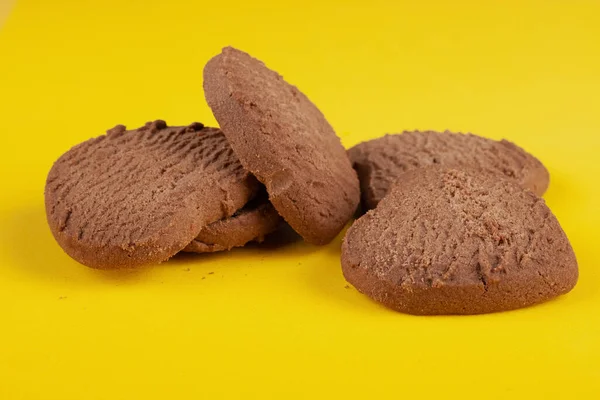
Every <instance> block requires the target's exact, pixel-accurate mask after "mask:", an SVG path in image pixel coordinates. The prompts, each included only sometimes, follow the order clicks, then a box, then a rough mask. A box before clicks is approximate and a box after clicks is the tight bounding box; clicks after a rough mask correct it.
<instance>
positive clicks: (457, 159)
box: [348, 131, 550, 211]
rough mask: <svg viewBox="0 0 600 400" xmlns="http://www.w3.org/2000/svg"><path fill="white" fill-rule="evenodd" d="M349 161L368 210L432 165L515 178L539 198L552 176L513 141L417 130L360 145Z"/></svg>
mask: <svg viewBox="0 0 600 400" xmlns="http://www.w3.org/2000/svg"><path fill="white" fill-rule="evenodd" d="M348 156H349V157H350V160H351V162H352V165H353V167H354V168H355V169H356V172H357V174H358V179H359V180H360V187H361V197H362V199H361V200H362V206H363V210H364V211H367V210H370V209H372V208H375V207H376V206H377V204H378V203H379V202H380V201H381V199H382V198H383V197H384V196H385V194H386V193H387V192H388V190H389V188H390V186H391V185H392V184H393V183H394V182H395V181H396V179H397V178H398V177H399V176H400V175H401V174H402V173H404V172H406V171H408V170H411V169H414V168H421V167H427V166H432V165H440V166H445V167H470V168H473V169H479V170H482V171H486V172H491V173H495V174H499V175H501V176H504V177H506V178H509V179H512V180H514V181H515V182H517V183H518V184H519V185H521V186H522V187H524V188H526V189H530V190H531V191H533V192H534V193H535V194H537V195H538V196H541V195H543V194H544V192H545V191H546V189H547V188H548V184H549V182H550V175H549V174H548V171H547V170H546V168H545V167H544V165H543V164H542V163H541V162H540V161H539V160H538V159H537V158H535V157H534V156H532V155H531V154H529V153H527V152H526V151H524V150H523V149H522V148H520V147H518V146H517V145H515V144H514V143H511V142H509V141H507V140H501V141H495V140H492V139H487V138H484V137H481V136H477V135H473V134H470V133H467V134H463V133H452V132H449V131H445V132H433V131H424V132H419V131H414V132H403V133H401V134H392V135H385V136H383V137H380V138H377V139H373V140H370V141H367V142H363V143H360V144H357V145H356V146H354V147H352V148H351V149H350V150H348Z"/></svg>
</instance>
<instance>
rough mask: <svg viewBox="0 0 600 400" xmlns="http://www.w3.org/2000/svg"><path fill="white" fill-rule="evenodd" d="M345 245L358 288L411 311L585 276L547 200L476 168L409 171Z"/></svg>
mask: <svg viewBox="0 0 600 400" xmlns="http://www.w3.org/2000/svg"><path fill="white" fill-rule="evenodd" d="M400 179H401V181H399V183H398V184H396V185H394V186H392V189H391V191H390V193H389V194H388V195H387V196H386V197H385V198H384V199H383V200H382V201H381V203H380V204H379V206H377V208H376V209H374V210H371V211H369V212H368V213H367V214H365V215H364V216H363V217H361V218H360V219H358V220H357V221H356V222H355V223H354V225H352V227H351V228H350V229H349V230H348V232H347V234H346V237H345V238H344V242H343V245H342V269H343V273H344V276H345V277H346V279H347V280H348V282H350V283H352V284H353V285H354V286H355V287H356V289H357V290H358V291H360V292H362V293H364V294H366V295H367V296H369V297H371V298H372V299H374V300H376V301H378V302H380V303H383V304H384V305H386V306H388V307H390V308H392V309H395V310H398V311H402V312H406V313H410V314H478V313H488V312H495V311H504V310H511V309H515V308H520V307H525V306H528V305H531V304H536V303H540V302H543V301H546V300H549V299H551V298H553V297H556V296H559V295H561V294H564V293H567V292H568V291H570V290H571V289H572V288H573V287H574V286H575V284H576V282H577V276H578V271H577V261H576V259H575V254H574V253H573V249H572V248H571V245H570V243H569V240H568V239H567V237H566V236H565V233H564V232H563V230H562V229H561V227H560V225H559V223H558V221H557V220H556V218H555V217H554V215H553V214H552V212H551V211H550V210H549V209H548V207H547V206H546V204H545V203H544V200H542V199H540V198H538V197H537V196H536V195H535V194H533V193H532V192H530V191H527V190H524V189H523V188H521V187H520V186H519V185H517V184H516V183H514V182H512V181H509V180H506V179H500V178H498V177H497V176H494V175H491V174H481V173H479V172H476V171H475V172H474V171H465V170H455V169H444V168H439V167H438V168H436V167H430V168H421V169H415V170H411V171H409V172H406V173H405V174H404V175H402V176H401V177H400Z"/></svg>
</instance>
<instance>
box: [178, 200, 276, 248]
mask: <svg viewBox="0 0 600 400" xmlns="http://www.w3.org/2000/svg"><path fill="white" fill-rule="evenodd" d="M281 221H282V220H281V217H280V216H279V214H277V211H276V210H275V208H274V207H273V205H272V204H271V203H269V201H268V200H266V198H264V199H258V200H257V201H256V202H255V201H250V203H248V204H247V205H246V206H245V207H244V208H242V209H241V210H239V211H238V212H236V213H235V214H234V215H232V216H231V217H227V218H223V219H222V220H219V221H217V222H213V223H212V224H210V225H208V226H206V227H205V228H203V229H202V230H201V231H200V233H199V234H198V236H196V238H195V239H194V240H193V241H192V242H191V243H190V244H188V245H187V246H186V247H185V248H184V249H183V251H185V252H191V253H213V252H216V251H223V250H231V249H232V248H234V247H242V246H244V245H245V244H246V243H248V242H258V243H261V242H262V241H263V240H264V238H265V236H266V235H268V234H269V233H271V232H273V231H275V230H276V229H277V227H278V226H279V224H280V223H281Z"/></svg>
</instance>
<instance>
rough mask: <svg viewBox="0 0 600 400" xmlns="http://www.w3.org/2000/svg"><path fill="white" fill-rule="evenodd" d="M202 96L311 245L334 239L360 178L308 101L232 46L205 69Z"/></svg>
mask: <svg viewBox="0 0 600 400" xmlns="http://www.w3.org/2000/svg"><path fill="white" fill-rule="evenodd" d="M204 91H205V95H206V100H207V101H208V104H209V106H210V107H211V109H212V111H213V113H214V115H215V118H216V119H217V121H219V124H220V126H221V129H222V130H223V133H224V134H225V136H227V139H228V140H229V142H230V143H231V147H232V148H233V150H234V151H235V153H236V155H237V156H238V157H239V158H240V161H241V162H242V164H243V165H244V167H245V168H246V169H247V170H249V171H250V172H252V173H253V174H254V175H255V176H256V177H257V178H258V180H259V181H261V182H262V183H263V184H264V185H265V186H266V188H267V192H268V193H269V200H270V201H271V203H272V204H273V206H274V207H275V208H276V209H277V211H278V212H279V214H280V215H281V216H282V217H283V218H284V219H285V220H286V221H287V222H288V223H289V224H290V225H291V227H292V228H294V230H296V231H297V232H298V233H299V234H300V235H301V236H302V237H303V238H304V239H305V240H306V241H308V242H311V243H314V244H325V243H328V242H329V241H331V240H332V239H333V238H334V237H335V236H336V235H337V234H338V233H339V232H340V230H341V229H342V228H343V226H344V225H345V224H346V222H348V220H349V219H350V218H351V217H352V215H353V213H354V211H355V210H356V207H357V205H358V202H359V186H358V180H357V177H356V173H355V172H354V171H353V169H352V166H351V165H350V162H349V160H348V157H347V155H346V152H345V150H344V148H343V147H342V144H341V143H340V140H339V138H338V137H337V136H336V134H335V132H334V131H333V129H332V128H331V126H330V125H329V123H328V122H327V120H326V119H325V117H324V116H323V114H321V112H320V111H319V110H318V109H317V107H315V105H314V104H313V103H311V102H310V100H309V99H308V98H307V97H306V96H305V95H304V94H302V93H301V92H300V91H299V90H298V89H297V88H296V87H295V86H292V85H290V84H288V83H287V82H286V81H284V80H283V78H282V77H281V76H280V75H279V74H277V73H276V72H274V71H272V70H270V69H268V68H267V67H266V66H265V65H264V64H263V63H262V62H261V61H258V60H256V59H254V58H252V57H250V56H249V55H248V54H246V53H244V52H241V51H239V50H236V49H233V48H231V47H227V48H225V49H223V52H222V53H221V54H219V55H217V56H216V57H214V58H213V59H212V60H210V61H209V62H208V64H207V65H206V66H205V68H204Z"/></svg>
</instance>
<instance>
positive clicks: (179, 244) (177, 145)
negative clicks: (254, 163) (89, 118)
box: [45, 120, 258, 268]
mask: <svg viewBox="0 0 600 400" xmlns="http://www.w3.org/2000/svg"><path fill="white" fill-rule="evenodd" d="M257 186H258V182H257V181H256V180H255V179H254V177H252V176H251V175H250V174H249V173H248V172H247V171H245V170H244V168H243V167H242V165H241V164H240V162H239V160H238V159H237V157H236V156H235V154H234V153H233V150H232V149H231V147H230V146H229V144H228V142H227V140H226V139H225V136H223V134H222V133H221V132H220V131H219V130H218V129H214V128H205V127H203V125H202V124H199V123H194V124H191V125H189V126H187V127H167V125H166V123H165V122H164V121H160V120H158V121H154V122H152V123H148V124H146V125H145V126H144V127H142V128H139V129H136V130H131V131H127V130H126V129H125V127H124V126H122V125H119V126H117V127H115V128H113V129H111V130H109V131H108V132H107V134H106V135H103V136H99V137H96V138H93V139H90V140H88V141H86V142H83V143H81V144H79V145H77V146H75V147H73V148H72V149H71V150H69V151H67V152H66V153H65V154H63V155H62V156H61V157H60V158H59V159H58V160H57V161H56V163H55V164H54V166H53V167H52V169H51V170H50V173H49V175H48V179H47V182H46V189H45V198H46V214H47V218H48V223H49V225H50V229H51V230H52V233H53V234H54V237H55V238H56V240H57V242H58V243H59V244H60V246H61V247H62V248H63V249H64V250H65V251H66V252H67V253H68V254H69V255H70V256H71V257H73V258H74V259H75V260H77V261H79V262H81V263H82V264H85V265H87V266H90V267H95V268H122V267H135V266H139V265H143V264H149V263H157V262H161V261H164V260H166V259H168V258H169V257H171V256H172V255H174V254H175V253H177V252H178V251H180V250H181V249H183V248H184V247H185V246H186V245H188V244H189V243H190V242H191V241H192V240H193V239H194V238H195V237H196V236H197V235H198V233H199V232H200V231H201V230H202V228H204V227H205V226H206V225H208V224H210V223H212V222H214V221H217V220H219V219H221V218H223V217H227V216H230V215H232V214H234V213H235V212H236V211H237V210H238V209H240V208H241V207H243V206H244V204H245V203H246V202H247V201H248V199H249V198H251V197H252V196H253V195H254V193H255V191H256V190H257Z"/></svg>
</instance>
